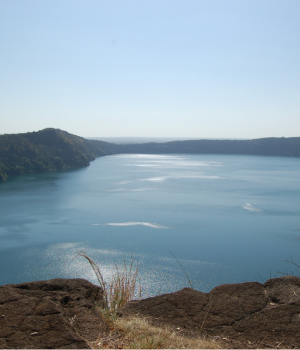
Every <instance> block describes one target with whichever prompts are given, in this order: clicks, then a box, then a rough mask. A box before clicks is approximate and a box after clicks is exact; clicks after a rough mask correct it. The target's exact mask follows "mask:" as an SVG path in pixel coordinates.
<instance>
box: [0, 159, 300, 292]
mask: <svg viewBox="0 0 300 350" xmlns="http://www.w3.org/2000/svg"><path fill="white" fill-rule="evenodd" d="M299 178H300V160H299V159H297V158H277V157H251V156H219V155H116V156H109V157H103V158H98V159H97V160H96V161H94V162H92V163H91V165H90V167H88V168H84V169H78V170H74V171H69V172H61V173H53V174H42V175H30V176H23V177H18V178H15V179H13V180H11V181H8V182H6V183H2V184H0V264H1V271H0V284H4V283H18V282H23V281H31V280H41V279H49V278H56V277H64V278H75V277H78V278H86V279H88V280H90V281H92V282H94V283H96V279H95V276H94V275H93V272H92V270H91V269H90V267H89V265H88V264H87V262H86V261H85V259H84V258H82V257H78V256H77V255H78V253H79V252H81V251H85V252H86V253H87V254H88V255H89V256H90V257H91V258H92V259H93V260H94V261H95V262H97V263H99V264H100V266H101V271H102V272H103V274H104V276H105V278H107V280H110V279H111V276H112V273H113V270H114V268H115V264H121V263H122V261H123V260H124V258H125V259H127V260H128V261H129V260H130V257H131V256H132V255H134V256H135V258H136V259H137V260H138V262H139V265H140V283H141V285H142V289H143V296H150V295H155V294H159V293H166V292H172V291H174V290H178V289H180V288H183V287H185V286H188V282H187V280H186V277H185V275H184V273H183V271H182V269H181V267H180V266H179V265H178V263H177V262H176V261H175V259H174V258H173V257H172V256H171V254H170V253H169V251H171V252H172V253H173V254H175V255H176V257H177V258H178V259H179V260H180V262H181V264H182V265H183V266H184V268H185V270H186V272H187V273H188V275H189V277H190V279H191V280H192V282H193V284H194V287H195V288H196V289H198V290H202V291H206V292H207V291H209V290H211V289H212V288H213V287H214V286H216V285H218V284H221V283H235V282H244V281H249V280H256V279H257V280H259V281H260V276H262V278H263V279H267V278H269V277H270V275H272V276H275V275H278V273H277V271H287V270H288V272H290V270H291V267H290V266H287V265H286V264H285V263H284V262H283V260H284V259H286V258H287V257H288V256H292V257H293V259H294V260H297V259H298V257H299V246H298V245H299V244H300V243H299V241H297V239H298V237H299V232H297V230H298V229H299V228H300V220H299V214H300V203H299V198H300V196H299V195H300V186H299ZM145 184H147V186H145ZM76 256H77V257H76ZM293 272H296V271H293Z"/></svg>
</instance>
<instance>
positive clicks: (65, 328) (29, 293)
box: [0, 278, 106, 349]
mask: <svg viewBox="0 0 300 350" xmlns="http://www.w3.org/2000/svg"><path fill="white" fill-rule="evenodd" d="M102 297H103V291H102V289H101V288H99V287H97V286H95V285H93V284H92V283H90V282H88V281H86V280H83V279H60V278H58V279H53V280H49V281H38V282H29V283H22V284H15V285H13V284H11V285H4V286H1V287H0V348H1V349H6V348H10V349H12V348H43V349H64V348H68V349H85V348H90V345H89V344H90V342H92V341H95V340H96V339H97V337H98V336H99V333H100V332H101V331H105V330H106V326H105V324H104V322H103V320H102V319H101V317H100V315H99V313H98V312H97V311H96V306H101V304H102V300H103V298H102Z"/></svg>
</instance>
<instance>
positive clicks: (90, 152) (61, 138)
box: [0, 128, 112, 181]
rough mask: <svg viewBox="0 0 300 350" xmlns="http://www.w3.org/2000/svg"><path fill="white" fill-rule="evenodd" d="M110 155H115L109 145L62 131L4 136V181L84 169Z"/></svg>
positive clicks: (0, 154) (0, 157)
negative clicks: (25, 175) (31, 174)
mask: <svg viewBox="0 0 300 350" xmlns="http://www.w3.org/2000/svg"><path fill="white" fill-rule="evenodd" d="M107 154H112V151H111V149H110V144H109V143H107V142H101V141H92V140H86V139H84V138H83V137H79V136H75V135H72V134H69V133H67V132H66V131H62V130H59V129H52V128H48V129H44V130H41V131H38V132H28V133H26V134H11V135H0V181H3V180H6V179H7V177H8V176H11V175H21V174H30V173H45V172H52V171H57V170H65V169H70V168H77V167H84V166H87V165H89V164H90V161H92V160H94V159H95V157H99V156H104V155H107Z"/></svg>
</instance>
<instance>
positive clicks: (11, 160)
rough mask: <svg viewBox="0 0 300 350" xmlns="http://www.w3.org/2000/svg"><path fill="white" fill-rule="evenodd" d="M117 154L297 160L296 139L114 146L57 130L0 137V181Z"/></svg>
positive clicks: (298, 145) (299, 147)
mask: <svg viewBox="0 0 300 350" xmlns="http://www.w3.org/2000/svg"><path fill="white" fill-rule="evenodd" d="M118 153H142V154H168V153H169V154H170V153H190V154H193V153H194V154H240V155H242V154H243V155H262V156H283V157H300V137H291V138H284V137H282V138H263V139H255V140H193V141H173V142H166V143H154V142H151V143H144V144H125V145H116V144H113V143H108V142H103V141H97V140H87V139H84V138H83V137H79V136H75V135H72V134H69V133H67V132H66V131H62V130H59V129H51V128H48V129H44V130H41V131H37V132H29V133H26V134H11V135H0V182H1V181H4V180H6V179H7V178H8V176H11V175H22V174H30V173H44V172H52V171H57V170H66V169H70V168H77V167H84V166H88V165H89V164H90V161H92V160H94V159H95V157H99V156H104V155H109V154H118Z"/></svg>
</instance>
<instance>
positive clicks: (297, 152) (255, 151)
mask: <svg viewBox="0 0 300 350" xmlns="http://www.w3.org/2000/svg"><path fill="white" fill-rule="evenodd" d="M114 149H115V152H116V153H147V154H153V153H154V154H167V153H190V154H191V153H196V154H245V155H262V156H283V157H300V137H290V138H284V137H282V138H275V137H272V138H263V139H254V140H192V141H172V142H166V143H154V142H151V143H144V144H126V145H115V147H114Z"/></svg>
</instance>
